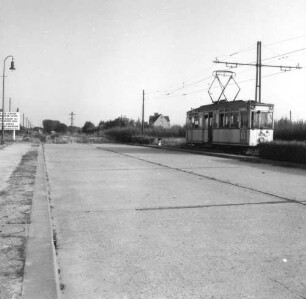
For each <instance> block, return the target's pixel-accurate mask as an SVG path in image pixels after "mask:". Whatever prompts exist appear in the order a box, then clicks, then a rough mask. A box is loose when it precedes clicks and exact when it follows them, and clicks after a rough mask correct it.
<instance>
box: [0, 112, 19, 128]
mask: <svg viewBox="0 0 306 299" xmlns="http://www.w3.org/2000/svg"><path fill="white" fill-rule="evenodd" d="M0 130H2V112H1V111H0ZM4 130H8V131H14V130H20V113H19V112H5V113H4Z"/></svg>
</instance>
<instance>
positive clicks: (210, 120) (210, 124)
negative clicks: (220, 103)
mask: <svg viewBox="0 0 306 299" xmlns="http://www.w3.org/2000/svg"><path fill="white" fill-rule="evenodd" d="M213 116H214V114H213V112H209V113H208V142H209V143H211V142H212V141H213Z"/></svg>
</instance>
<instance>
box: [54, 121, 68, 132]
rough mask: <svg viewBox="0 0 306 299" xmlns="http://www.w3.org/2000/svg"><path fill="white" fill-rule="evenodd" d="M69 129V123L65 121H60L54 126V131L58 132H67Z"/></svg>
mask: <svg viewBox="0 0 306 299" xmlns="http://www.w3.org/2000/svg"><path fill="white" fill-rule="evenodd" d="M67 129H68V127H67V125H65V124H63V123H59V124H57V125H56V126H55V127H54V131H55V132H57V133H66V132H67Z"/></svg>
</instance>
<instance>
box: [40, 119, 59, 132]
mask: <svg viewBox="0 0 306 299" xmlns="http://www.w3.org/2000/svg"><path fill="white" fill-rule="evenodd" d="M59 124H60V121H58V120H51V119H45V120H43V128H44V131H45V132H47V133H49V134H50V133H51V131H55V127H56V126H58V125H59Z"/></svg>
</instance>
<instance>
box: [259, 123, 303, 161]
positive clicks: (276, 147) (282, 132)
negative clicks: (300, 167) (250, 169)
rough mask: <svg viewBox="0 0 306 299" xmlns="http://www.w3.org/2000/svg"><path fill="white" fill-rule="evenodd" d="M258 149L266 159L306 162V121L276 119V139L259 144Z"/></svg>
mask: <svg viewBox="0 0 306 299" xmlns="http://www.w3.org/2000/svg"><path fill="white" fill-rule="evenodd" d="M258 149H259V155H260V157H262V158H265V159H271V160H277V161H285V162H293V163H300V164H306V121H303V120H298V121H290V120H289V119H288V118H281V119H280V120H277V121H275V123H274V141H272V142H269V143H262V144H259V146H258Z"/></svg>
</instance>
